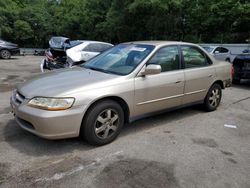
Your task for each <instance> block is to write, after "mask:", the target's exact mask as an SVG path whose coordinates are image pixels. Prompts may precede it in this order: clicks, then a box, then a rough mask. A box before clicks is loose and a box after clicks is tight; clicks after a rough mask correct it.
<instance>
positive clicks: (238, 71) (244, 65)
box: [233, 50, 250, 84]
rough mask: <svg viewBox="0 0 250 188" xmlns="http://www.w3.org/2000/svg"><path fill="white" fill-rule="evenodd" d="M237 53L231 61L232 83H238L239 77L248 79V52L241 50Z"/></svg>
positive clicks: (249, 63)
mask: <svg viewBox="0 0 250 188" xmlns="http://www.w3.org/2000/svg"><path fill="white" fill-rule="evenodd" d="M243 52H245V53H242V54H240V55H237V56H236V57H235V59H234V61H233V68H234V75H233V83H235V84H239V83H240V80H241V79H250V53H249V51H245V50H244V51H243Z"/></svg>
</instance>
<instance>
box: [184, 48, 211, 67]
mask: <svg viewBox="0 0 250 188" xmlns="http://www.w3.org/2000/svg"><path fill="white" fill-rule="evenodd" d="M181 51H182V55H183V60H184V64H185V68H195V67H203V66H206V65H207V58H206V56H205V55H204V53H203V52H202V51H201V50H199V49H198V48H196V47H194V46H182V47H181Z"/></svg>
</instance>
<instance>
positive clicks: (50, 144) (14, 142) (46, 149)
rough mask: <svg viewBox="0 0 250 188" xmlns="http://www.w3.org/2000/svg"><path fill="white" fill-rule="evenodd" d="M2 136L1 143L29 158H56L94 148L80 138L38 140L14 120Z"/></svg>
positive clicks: (6, 127) (9, 122)
mask: <svg viewBox="0 0 250 188" xmlns="http://www.w3.org/2000/svg"><path fill="white" fill-rule="evenodd" d="M3 135H4V138H3V139H4V140H2V141H5V142H7V143H8V144H9V145H10V146H11V147H13V148H15V149H16V150H18V151H19V152H21V153H24V154H26V155H29V156H48V155H49V156H53V155H54V156H57V155H61V154H65V153H70V152H73V151H74V150H83V151H87V150H91V149H94V148H95V147H93V146H90V145H88V144H87V143H85V142H84V141H83V140H81V139H80V138H71V139H61V140H47V139H43V138H40V137H38V136H36V135H33V134H31V133H29V132H27V131H25V130H23V129H22V128H20V127H19V125H18V124H17V123H16V121H15V120H14V119H12V120H9V121H8V123H7V124H6V126H5V127H4V130H3ZM0 140H1V139H0Z"/></svg>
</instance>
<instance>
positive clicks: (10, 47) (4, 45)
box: [0, 39, 20, 59]
mask: <svg viewBox="0 0 250 188" xmlns="http://www.w3.org/2000/svg"><path fill="white" fill-rule="evenodd" d="M15 54H20V49H19V48H18V45H17V44H14V43H11V42H7V41H4V40H2V39H0V58H2V59H9V58H10V57H11V55H15Z"/></svg>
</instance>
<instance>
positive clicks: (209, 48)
mask: <svg viewBox="0 0 250 188" xmlns="http://www.w3.org/2000/svg"><path fill="white" fill-rule="evenodd" d="M203 48H204V49H205V50H206V51H207V52H209V53H210V52H212V51H213V49H214V48H211V47H208V46H205V47H203Z"/></svg>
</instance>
